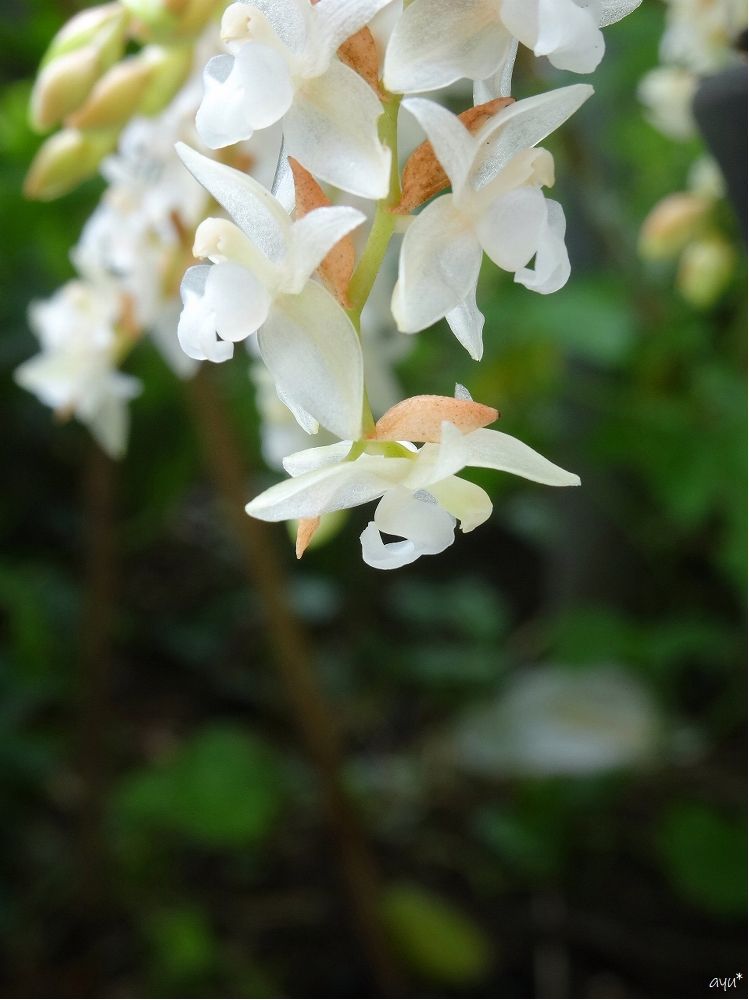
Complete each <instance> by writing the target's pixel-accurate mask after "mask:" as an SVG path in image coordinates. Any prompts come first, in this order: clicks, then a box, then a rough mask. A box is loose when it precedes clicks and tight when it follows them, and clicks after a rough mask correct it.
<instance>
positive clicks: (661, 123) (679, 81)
mask: <svg viewBox="0 0 749 1000" xmlns="http://www.w3.org/2000/svg"><path fill="white" fill-rule="evenodd" d="M697 83H698V80H697V77H696V76H695V74H694V73H692V72H691V71H690V70H688V69H683V68H682V67H680V66H658V67H657V68H656V69H653V70H651V71H650V72H649V73H646V75H645V76H644V77H643V78H642V80H641V81H640V85H639V87H638V88H637V93H638V95H639V98H640V100H641V101H642V103H643V104H644V105H645V107H646V108H647V112H648V114H647V117H648V120H649V121H650V123H651V125H654V126H655V128H657V129H658V131H659V132H662V133H663V134H664V135H667V136H669V137H670V138H671V139H679V140H686V139H691V138H692V137H693V136H694V135H695V133H696V129H697V126H696V123H695V120H694V115H693V114H692V99H693V98H694V94H695V91H696V90H697Z"/></svg>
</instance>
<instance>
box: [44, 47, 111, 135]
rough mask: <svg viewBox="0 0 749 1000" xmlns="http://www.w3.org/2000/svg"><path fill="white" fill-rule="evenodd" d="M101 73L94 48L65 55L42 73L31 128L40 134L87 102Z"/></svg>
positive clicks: (85, 48) (82, 49)
mask: <svg viewBox="0 0 749 1000" xmlns="http://www.w3.org/2000/svg"><path fill="white" fill-rule="evenodd" d="M99 71H100V61H99V53H98V52H97V50H96V48H95V47H94V46H93V45H85V46H84V47H83V48H80V49H74V50H73V51H72V52H65V53H64V54H63V55H60V56H58V57H57V58H56V59H53V60H52V62H50V63H48V64H47V66H45V67H44V69H43V70H42V71H41V72H40V73H39V76H38V77H37V78H36V82H35V84H34V89H33V91H32V93H31V109H30V116H31V125H32V127H33V128H34V129H36V130H37V131H39V132H44V131H46V130H47V129H48V128H52V126H53V125H56V124H57V123H58V122H59V121H62V119H63V118H64V117H65V116H66V115H67V114H69V113H70V112H71V111H74V110H75V109H76V108H78V107H80V105H81V104H82V103H83V102H84V101H85V100H86V98H87V97H88V95H89V93H90V91H91V88H92V87H93V85H94V84H95V83H96V80H97V78H98V76H99Z"/></svg>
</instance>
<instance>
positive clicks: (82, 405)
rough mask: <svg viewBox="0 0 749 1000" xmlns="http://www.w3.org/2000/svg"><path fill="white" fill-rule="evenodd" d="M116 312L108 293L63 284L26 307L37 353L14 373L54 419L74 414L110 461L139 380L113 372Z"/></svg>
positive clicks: (119, 446) (120, 443) (118, 449)
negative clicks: (56, 290)
mask: <svg viewBox="0 0 749 1000" xmlns="http://www.w3.org/2000/svg"><path fill="white" fill-rule="evenodd" d="M119 310H120V304H119V302H118V300H117V299H115V298H113V297H112V295H111V291H110V289H108V288H103V289H97V288H96V287H95V286H93V285H90V284H87V283H85V282H83V281H69V282H68V283H67V284H66V285H63V287H62V288H61V289H60V290H59V291H58V292H57V293H56V294H55V295H53V296H52V298H51V299H48V300H47V301H45V302H38V303H34V304H33V305H32V306H31V309H30V311H29V316H30V322H31V326H32V327H33V329H34V332H35V333H36V335H37V336H38V338H39V342H40V344H41V348H42V349H41V352H40V353H39V354H37V355H36V356H35V357H33V358H30V359H29V360H28V361H25V362H24V363H23V364H22V365H20V366H19V367H18V368H17V369H16V372H15V379H16V381H17V382H18V384H19V385H21V386H22V387H23V388H24V389H27V390H28V391H29V392H33V393H34V395H36V396H37V397H38V398H39V400H40V401H41V402H42V403H44V404H45V405H46V406H49V407H51V408H52V409H53V410H55V412H56V413H57V414H58V415H59V416H61V417H71V416H75V417H76V418H77V419H78V420H80V421H81V423H83V424H85V425H86V426H87V427H88V428H89V430H90V431H91V433H92V434H93V435H94V437H95V438H96V440H97V441H98V442H99V444H100V445H101V446H102V448H103V449H104V450H105V451H106V452H108V453H109V454H110V455H112V456H113V457H119V456H120V455H121V454H122V452H123V451H124V448H125V442H126V440H127V429H128V412H127V403H128V400H130V399H132V398H133V397H134V396H137V395H138V393H139V392H140V382H139V381H138V380H137V379H135V378H132V377H131V376H129V375H123V374H122V373H121V372H119V371H117V368H116V348H117V333H116V329H115V326H116V323H117V319H118V314H119Z"/></svg>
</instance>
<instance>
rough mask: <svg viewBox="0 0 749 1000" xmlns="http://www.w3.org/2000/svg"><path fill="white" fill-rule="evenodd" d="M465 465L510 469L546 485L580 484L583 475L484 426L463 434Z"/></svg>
mask: <svg viewBox="0 0 749 1000" xmlns="http://www.w3.org/2000/svg"><path fill="white" fill-rule="evenodd" d="M463 447H464V449H465V457H466V462H465V464H466V465H467V466H468V465H472V466H475V467H477V468H480V469H498V470H499V471H500V472H511V473H512V474H513V475H515V476H522V477H523V478H524V479H530V480H532V481H533V482H534V483H544V484H545V485H546V486H579V485H580V477H579V476H576V475H575V474H574V473H572V472H566V471H565V470H564V469H560V468H559V466H558V465H554V464H552V463H551V462H549V461H548V459H546V458H544V457H543V456H542V455H539V454H538V452H537V451H534V450H533V449H532V448H529V447H528V445H527V444H523V442H522V441H518V439H517V438H514V437H511V436H510V435H509V434H503V433H502V431H492V430H488V429H487V428H485V427H482V428H480V429H479V430H477V431H472V432H471V433H470V434H466V435H464V437H463Z"/></svg>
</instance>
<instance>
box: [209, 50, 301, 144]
mask: <svg viewBox="0 0 749 1000" xmlns="http://www.w3.org/2000/svg"><path fill="white" fill-rule="evenodd" d="M203 86H204V88H205V92H204V96H203V100H202V102H201V104H200V107H199V108H198V112H197V115H196V117H195V125H196V128H197V130H198V135H199V136H200V138H201V139H202V140H203V142H204V143H205V144H206V145H207V146H208V147H209V148H210V149H220V148H221V147H223V146H230V145H233V144H234V143H235V142H240V141H241V140H244V139H249V138H250V136H251V135H252V133H253V132H254V131H255V129H262V128H267V127H268V126H269V125H273V124H274V123H275V122H277V121H278V120H279V119H280V118H282V117H283V115H284V114H285V113H286V111H287V110H288V108H289V105H290V104H291V102H292V100H293V97H294V88H293V85H292V82H291V77H290V76H289V70H288V67H287V64H286V62H285V60H284V59H283V57H282V56H281V55H280V54H279V53H278V52H276V51H274V49H271V48H269V47H268V46H267V45H258V44H256V43H254V42H248V43H247V44H245V45H243V46H242V47H241V48H240V49H239V51H238V52H237V54H236V56H235V57H234V58H232V57H231V56H227V55H221V56H214V58H213V59H211V60H210V61H209V62H208V64H207V66H206V68H205V71H204V73H203Z"/></svg>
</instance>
